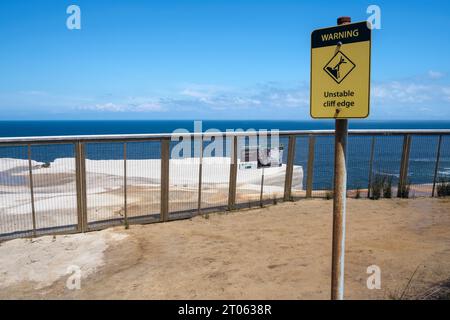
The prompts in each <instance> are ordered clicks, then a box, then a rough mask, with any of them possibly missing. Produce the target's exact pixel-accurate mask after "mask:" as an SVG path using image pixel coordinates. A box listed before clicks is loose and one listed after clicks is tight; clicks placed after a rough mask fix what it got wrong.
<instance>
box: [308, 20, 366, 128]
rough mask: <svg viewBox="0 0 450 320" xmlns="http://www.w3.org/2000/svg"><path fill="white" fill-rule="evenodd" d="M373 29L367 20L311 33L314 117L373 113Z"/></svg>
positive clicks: (360, 115) (328, 117)
mask: <svg viewBox="0 0 450 320" xmlns="http://www.w3.org/2000/svg"><path fill="white" fill-rule="evenodd" d="M370 49H371V29H370V28H369V26H368V23H367V22H359V23H352V24H343V25H339V26H336V27H331V28H325V29H318V30H315V31H313V33H312V34H311V117H313V118H319V119H330V118H331V119H349V118H366V117H367V116H368V115H369V97H370Z"/></svg>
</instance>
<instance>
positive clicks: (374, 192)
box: [370, 174, 385, 200]
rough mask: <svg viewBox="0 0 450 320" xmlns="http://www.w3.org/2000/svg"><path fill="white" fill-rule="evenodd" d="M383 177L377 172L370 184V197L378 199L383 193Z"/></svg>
mask: <svg viewBox="0 0 450 320" xmlns="http://www.w3.org/2000/svg"><path fill="white" fill-rule="evenodd" d="M384 181H385V177H384V176H382V175H379V174H377V175H376V176H375V177H374V178H373V181H372V183H371V184H370V199H372V200H378V199H380V198H381V195H382V194H383V188H384Z"/></svg>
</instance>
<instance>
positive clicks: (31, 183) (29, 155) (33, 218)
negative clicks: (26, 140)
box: [28, 144, 36, 237]
mask: <svg viewBox="0 0 450 320" xmlns="http://www.w3.org/2000/svg"><path fill="white" fill-rule="evenodd" d="M28 171H29V181H30V195H31V217H32V221H33V236H34V237H35V236H36V209H35V206H34V186H33V169H32V166H31V145H30V144H28Z"/></svg>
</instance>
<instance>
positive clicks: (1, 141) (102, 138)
mask: <svg viewBox="0 0 450 320" xmlns="http://www.w3.org/2000/svg"><path fill="white" fill-rule="evenodd" d="M259 134H261V131H251V132H248V131H238V132H234V131H233V132H223V131H217V132H190V133H149V134H109V135H78V136H34V137H5V138H0V145H11V144H15V145H21V144H42V143H75V142H115V141H117V142H124V141H142V140H144V141H146V140H161V139H171V138H172V137H173V136H177V137H190V138H208V137H217V136H219V135H220V136H222V137H224V136H226V137H235V136H236V137H242V136H244V137H248V136H256V135H259ZM278 134H279V136H292V135H294V136H310V135H314V136H328V135H334V130H286V131H278ZM407 134H410V135H443V134H444V135H446V134H450V129H354V130H349V135H357V136H368V135H370V136H373V135H375V136H395V135H407ZM267 135H268V136H270V135H271V131H267Z"/></svg>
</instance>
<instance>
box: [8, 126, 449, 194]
mask: <svg viewBox="0 0 450 320" xmlns="http://www.w3.org/2000/svg"><path fill="white" fill-rule="evenodd" d="M349 127H350V129H450V121H370V120H351V121H349ZM180 128H182V129H186V130H188V131H194V122H193V121H187V120H173V121H168V120H167V121H156V120H154V121H153V120H142V121H0V137H19V136H22V137H24V136H52V135H89V134H142V133H171V132H173V131H174V130H176V129H180ZM202 128H203V131H205V130H207V129H211V128H215V129H218V130H220V131H225V130H227V129H243V130H248V129H250V128H252V129H255V130H259V129H267V130H271V129H278V130H319V129H333V128H334V122H333V121H312V120H311V121H277V120H274V121H268V120H242V121H235V120H215V121H212V120H208V121H203V123H202ZM371 142H372V138H371V137H350V138H349V142H348V160H347V161H348V187H349V188H352V189H356V188H362V189H364V188H367V184H368V177H369V163H370V153H371ZM402 143H403V138H402V137H392V136H391V137H390V136H386V137H377V138H376V142H375V153H374V163H373V175H383V176H389V177H392V179H393V183H394V184H395V183H396V182H397V179H398V176H399V168H400V159H401V152H402ZM281 144H282V145H284V146H285V147H286V148H287V139H285V138H282V139H281ZM333 144H334V139H333V137H331V136H330V137H318V138H317V139H316V145H315V159H314V176H313V187H314V189H322V190H323V189H331V188H332V176H333ZM437 145H438V138H437V137H429V136H413V138H412V145H411V154H410V163H409V180H410V183H412V184H429V183H432V181H433V176H434V169H435V162H436V152H437ZM122 148H123V146H122V145H121V144H118V143H115V144H113V143H107V144H106V143H103V144H97V143H91V144H89V145H88V146H87V147H86V154H87V155H86V157H87V158H88V159H93V160H94V159H98V160H100V159H102V160H103V159H121V158H123V149H122ZM65 157H74V149H73V146H71V145H57V146H33V147H32V159H33V160H36V161H39V162H52V161H53V160H54V159H57V158H65ZM159 157H160V153H159V144H158V143H155V142H136V143H131V144H129V147H128V148H127V158H128V159H146V158H147V159H148V158H153V159H154V158H159ZM0 158H20V159H26V158H27V153H26V148H24V147H0ZM286 158H287V152H285V153H284V159H283V161H284V162H286V160H287V159H286ZM307 159H308V138H307V137H299V138H297V143H296V154H295V164H296V165H300V166H303V168H304V171H305V173H306V167H307ZM438 173H439V178H441V179H450V136H445V137H444V138H443V141H442V147H441V157H440V165H439V168H438ZM305 176H306V175H305ZM305 178H306V177H304V181H303V184H304V185H305V183H306V180H305ZM0 183H1V175H0Z"/></svg>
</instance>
